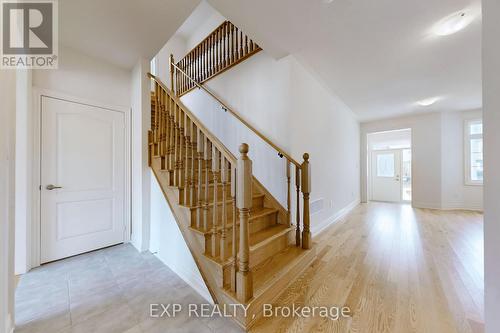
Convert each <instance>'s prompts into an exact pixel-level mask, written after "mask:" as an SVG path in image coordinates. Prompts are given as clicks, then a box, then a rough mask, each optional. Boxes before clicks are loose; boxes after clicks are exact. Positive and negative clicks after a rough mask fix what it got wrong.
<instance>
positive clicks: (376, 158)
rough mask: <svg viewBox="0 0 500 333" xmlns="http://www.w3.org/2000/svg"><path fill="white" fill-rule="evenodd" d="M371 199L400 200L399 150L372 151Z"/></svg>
mask: <svg viewBox="0 0 500 333" xmlns="http://www.w3.org/2000/svg"><path fill="white" fill-rule="evenodd" d="M371 170H372V175H371V179H372V183H371V191H372V200H374V201H390V202H400V201H401V199H402V198H401V150H379V151H374V152H373V153H372V168H371Z"/></svg>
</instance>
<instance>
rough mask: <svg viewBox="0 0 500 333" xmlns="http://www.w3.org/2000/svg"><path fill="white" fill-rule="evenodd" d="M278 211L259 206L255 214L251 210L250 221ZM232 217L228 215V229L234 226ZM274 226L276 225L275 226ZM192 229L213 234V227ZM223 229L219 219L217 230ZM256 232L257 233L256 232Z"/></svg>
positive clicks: (192, 228) (237, 222)
mask: <svg viewBox="0 0 500 333" xmlns="http://www.w3.org/2000/svg"><path fill="white" fill-rule="evenodd" d="M277 212H278V210H277V209H275V208H268V207H261V208H259V209H258V210H257V211H256V212H255V213H253V214H252V212H250V218H249V223H252V221H253V220H256V219H258V218H261V217H263V216H266V215H270V214H275V213H277ZM232 219H233V217H232V216H229V215H228V217H227V220H226V228H227V229H232V228H233V221H232ZM236 224H237V225H239V224H240V222H239V221H238V219H237V220H236ZM275 226H280V227H281V226H283V225H281V224H276V225H275ZM273 227H274V226H273ZM284 227H286V226H284ZM286 228H288V227H286ZM190 229H191V230H193V231H196V232H198V233H201V234H211V233H212V230H211V229H210V230H208V231H205V230H200V229H197V228H194V227H190ZM221 229H222V225H221V221H220V220H218V226H217V230H221ZM264 230H265V229H264ZM261 231H263V230H260V231H258V232H261ZM258 232H256V233H258ZM256 233H255V234H256ZM251 235H253V234H250V237H251ZM271 235H272V233H271ZM228 243H231V242H230V241H229V242H228ZM250 245H252V243H251V240H250Z"/></svg>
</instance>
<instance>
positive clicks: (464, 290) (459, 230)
mask: <svg viewBox="0 0 500 333" xmlns="http://www.w3.org/2000/svg"><path fill="white" fill-rule="evenodd" d="M315 242H316V243H317V244H315V246H317V247H318V248H317V251H318V257H317V259H316V260H315V262H314V263H313V265H311V267H309V268H308V269H307V270H306V271H305V272H304V273H303V274H302V275H301V276H300V278H298V279H297V280H296V281H295V282H294V283H293V284H292V285H291V286H289V287H288V288H287V290H286V291H285V292H284V293H283V294H282V296H280V298H279V299H278V300H277V301H276V302H275V303H274V306H291V304H292V303H294V304H296V305H298V306H304V305H306V306H339V307H341V306H348V307H350V309H351V313H350V317H348V318H345V319H341V320H337V321H333V320H331V319H328V318H319V317H315V318H283V317H276V318H262V319H260V320H259V321H258V322H257V323H256V324H255V326H254V327H253V328H252V330H251V332H287V333H288V332H297V333H303V332H360V333H365V332H366V333H368V332H369V333H371V332H397V333H404V332H431V333H435V332H436V333H447V332H467V333H469V332H470V333H476V332H483V331H484V305H483V298H484V282H483V281H484V273H483V216H482V214H480V213H476V212H465V211H456V212H444V211H438V210H429V209H414V208H412V207H411V206H409V205H397V204H387V203H369V204H362V205H360V206H358V207H357V208H356V209H355V210H354V211H353V212H352V213H351V214H349V215H348V216H347V217H346V218H345V219H344V220H343V221H341V222H338V223H337V224H335V225H334V226H332V227H330V228H329V229H328V230H326V231H324V232H323V233H322V234H321V236H320V237H317V238H316V239H315Z"/></svg>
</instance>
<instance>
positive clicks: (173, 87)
mask: <svg viewBox="0 0 500 333" xmlns="http://www.w3.org/2000/svg"><path fill="white" fill-rule="evenodd" d="M170 90H171V91H172V94H173V95H174V96H175V84H174V55H173V54H170Z"/></svg>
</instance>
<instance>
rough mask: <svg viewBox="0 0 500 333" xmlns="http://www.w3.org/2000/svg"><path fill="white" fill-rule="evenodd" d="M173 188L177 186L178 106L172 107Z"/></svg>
mask: <svg viewBox="0 0 500 333" xmlns="http://www.w3.org/2000/svg"><path fill="white" fill-rule="evenodd" d="M174 125H175V133H174V186H179V130H180V127H179V106H178V105H175V106H174Z"/></svg>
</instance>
